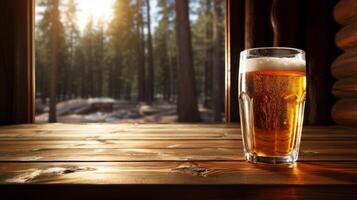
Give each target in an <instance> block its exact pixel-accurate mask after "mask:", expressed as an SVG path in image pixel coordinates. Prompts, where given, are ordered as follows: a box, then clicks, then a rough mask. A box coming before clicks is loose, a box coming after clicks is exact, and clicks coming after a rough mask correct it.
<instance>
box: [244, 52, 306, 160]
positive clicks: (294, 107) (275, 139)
mask: <svg viewBox="0 0 357 200" xmlns="http://www.w3.org/2000/svg"><path fill="white" fill-rule="evenodd" d="M244 65H246V66H245V70H243V72H241V73H240V94H239V99H240V109H241V121H242V122H241V123H242V129H243V140H244V143H245V154H246V158H247V159H248V160H251V161H257V162H259V161H262V162H272V163H280V162H294V161H295V160H296V159H297V154H298V150H299V145H300V144H299V143H300V137H301V136H300V134H301V129H302V123H303V113H304V105H305V91H306V75H305V61H304V60H302V59H299V58H276V57H273V58H271V57H261V58H251V59H247V60H245V62H244Z"/></svg>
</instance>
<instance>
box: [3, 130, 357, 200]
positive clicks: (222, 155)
mask: <svg viewBox="0 0 357 200" xmlns="http://www.w3.org/2000/svg"><path fill="white" fill-rule="evenodd" d="M242 155H243V154H242V142H241V136H240V130H239V128H238V125H235V124H233V125H183V124H179V125H134V124H132V125H114V124H105V125H102V124H88V125H64V124H53V125H19V126H6V127H1V128H0V184H1V185H0V196H1V197H0V198H1V199H16V198H18V199H103V200H104V199H132V198H136V199H205V200H206V199H316V198H320V199H340V200H342V199H357V129H355V128H342V127H305V128H304V131H303V137H302V145H301V152H300V159H299V162H298V163H297V164H295V165H294V166H288V165H280V166H272V165H257V164H250V163H247V162H245V161H244V160H243V157H242ZM2 197H5V198H2Z"/></svg>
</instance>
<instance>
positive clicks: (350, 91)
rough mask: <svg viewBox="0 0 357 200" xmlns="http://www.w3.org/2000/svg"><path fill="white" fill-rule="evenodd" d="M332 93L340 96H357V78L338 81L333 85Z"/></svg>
mask: <svg viewBox="0 0 357 200" xmlns="http://www.w3.org/2000/svg"><path fill="white" fill-rule="evenodd" d="M332 93H333V95H335V97H339V98H356V97H357V78H346V79H341V80H339V81H337V82H336V83H335V84H334V85H333V88H332Z"/></svg>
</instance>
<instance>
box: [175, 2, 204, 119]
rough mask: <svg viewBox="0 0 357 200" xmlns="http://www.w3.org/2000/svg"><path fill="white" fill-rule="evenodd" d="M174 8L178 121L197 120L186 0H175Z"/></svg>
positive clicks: (198, 115) (198, 117) (198, 116)
mask: <svg viewBox="0 0 357 200" xmlns="http://www.w3.org/2000/svg"><path fill="white" fill-rule="evenodd" d="M175 9H176V37H177V41H176V42H177V48H178V49H177V50H178V51H177V57H178V58H177V67H178V68H177V75H178V77H177V80H178V83H177V84H178V102H177V113H178V120H179V121H180V122H197V121H200V114H199V112H198V108H197V96H196V84H195V79H194V69H193V60H192V43H191V31H190V21H189V9H188V0H176V4H175Z"/></svg>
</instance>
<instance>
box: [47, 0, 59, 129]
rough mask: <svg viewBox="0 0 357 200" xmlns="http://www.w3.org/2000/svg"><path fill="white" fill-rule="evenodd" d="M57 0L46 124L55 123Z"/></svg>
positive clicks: (57, 44) (57, 3) (53, 23)
mask: <svg viewBox="0 0 357 200" xmlns="http://www.w3.org/2000/svg"><path fill="white" fill-rule="evenodd" d="M58 1H59V0H53V13H52V25H53V27H52V33H51V36H52V38H51V41H52V49H51V53H52V54H51V66H52V68H51V70H49V72H50V74H49V77H50V86H49V94H50V111H49V118H48V122H50V123H53V122H57V117H56V104H57V78H58V77H57V71H58V63H59V55H58V48H59V35H58V34H59V17H60V16H59V8H58V7H59V2H58Z"/></svg>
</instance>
